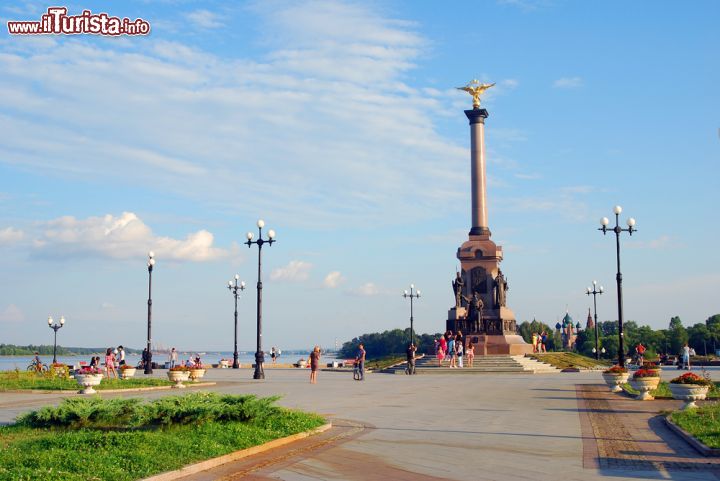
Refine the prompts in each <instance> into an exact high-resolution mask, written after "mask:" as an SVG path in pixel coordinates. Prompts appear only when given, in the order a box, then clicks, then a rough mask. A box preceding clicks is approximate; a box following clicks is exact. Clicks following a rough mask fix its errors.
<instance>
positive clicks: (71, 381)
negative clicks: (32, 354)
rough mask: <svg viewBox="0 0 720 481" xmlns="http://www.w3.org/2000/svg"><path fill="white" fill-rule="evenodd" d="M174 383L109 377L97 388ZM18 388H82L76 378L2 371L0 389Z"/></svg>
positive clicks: (55, 389)
mask: <svg viewBox="0 0 720 481" xmlns="http://www.w3.org/2000/svg"><path fill="white" fill-rule="evenodd" d="M173 384H174V383H172V382H170V381H168V380H167V379H157V378H130V379H107V378H104V379H103V380H102V382H101V383H100V385H99V386H95V389H96V390H98V391H102V390H105V389H135V388H141V387H153V386H171V385H173ZM16 389H38V390H41V391H77V390H78V389H80V387H79V386H78V383H77V382H76V381H75V378H73V377H68V378H63V377H57V376H53V375H51V374H47V373H46V374H36V373H33V372H22V371H5V372H0V391H12V390H16Z"/></svg>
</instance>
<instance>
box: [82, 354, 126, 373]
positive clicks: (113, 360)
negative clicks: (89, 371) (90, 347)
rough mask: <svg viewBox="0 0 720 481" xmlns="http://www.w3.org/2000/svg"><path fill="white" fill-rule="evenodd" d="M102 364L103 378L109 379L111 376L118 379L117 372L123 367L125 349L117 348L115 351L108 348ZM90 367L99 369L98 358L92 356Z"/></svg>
mask: <svg viewBox="0 0 720 481" xmlns="http://www.w3.org/2000/svg"><path fill="white" fill-rule="evenodd" d="M103 364H104V366H105V376H106V377H107V378H108V379H109V378H110V377H111V374H112V377H114V378H115V379H117V378H118V377H119V376H118V373H117V370H118V369H120V367H121V366H124V365H125V348H124V347H122V346H118V347H117V349H113V348H112V347H108V348H107V350H106V351H105V362H104V363H103ZM90 367H91V368H95V369H100V356H93V357H92V358H91V359H90Z"/></svg>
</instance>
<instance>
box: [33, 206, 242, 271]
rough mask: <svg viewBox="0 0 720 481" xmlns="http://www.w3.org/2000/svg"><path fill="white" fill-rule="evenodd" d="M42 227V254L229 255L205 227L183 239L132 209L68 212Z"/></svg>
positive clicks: (181, 258)
mask: <svg viewBox="0 0 720 481" xmlns="http://www.w3.org/2000/svg"><path fill="white" fill-rule="evenodd" d="M39 228H40V230H41V233H40V235H39V237H38V238H36V239H35V241H34V246H35V250H36V252H37V253H38V254H40V255H43V256H51V257H68V256H70V257H74V256H83V257H85V256H99V257H108V258H113V259H129V258H138V257H139V258H142V257H144V256H145V255H147V252H148V251H150V250H153V251H155V256H156V257H157V259H158V262H161V259H170V260H177V261H198V262H201V261H211V260H215V259H220V258H223V257H226V256H227V255H228V252H227V251H226V250H224V249H219V248H216V247H213V240H214V237H213V235H212V234H211V233H210V232H208V231H206V230H199V231H197V232H193V233H190V234H188V235H187V236H186V237H185V239H182V240H180V239H173V238H171V237H162V236H156V235H154V234H153V233H152V230H151V229H150V227H148V226H147V225H146V224H145V223H144V222H143V221H142V220H141V219H140V218H139V217H138V216H137V215H135V214H133V213H132V212H123V213H122V214H121V215H120V216H118V217H115V216H113V215H111V214H107V215H105V216H102V217H88V218H87V219H76V218H75V217H72V216H65V217H60V218H58V219H54V220H51V221H48V222H44V223H39Z"/></svg>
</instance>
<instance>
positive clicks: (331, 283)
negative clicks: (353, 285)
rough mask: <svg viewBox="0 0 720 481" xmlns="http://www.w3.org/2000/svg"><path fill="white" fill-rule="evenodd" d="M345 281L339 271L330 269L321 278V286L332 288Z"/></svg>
mask: <svg viewBox="0 0 720 481" xmlns="http://www.w3.org/2000/svg"><path fill="white" fill-rule="evenodd" d="M344 281H345V278H344V277H343V276H342V274H340V271H332V272H330V273H329V274H328V275H326V276H325V280H323V286H325V287H327V288H329V289H334V288H336V287H338V286H339V285H340V284H342V283H343V282H344Z"/></svg>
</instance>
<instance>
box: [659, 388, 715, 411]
mask: <svg viewBox="0 0 720 481" xmlns="http://www.w3.org/2000/svg"><path fill="white" fill-rule="evenodd" d="M668 386H670V392H671V393H672V396H673V399H679V400H681V401H685V405H684V406H683V409H693V408H696V407H697V404H695V401H702V400H703V399H705V397H706V396H707V393H708V390H709V389H710V386H700V385H698V384H673V383H670V384H668Z"/></svg>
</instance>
